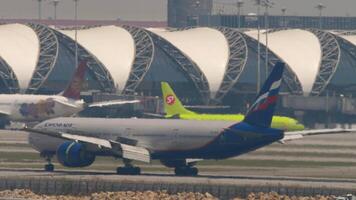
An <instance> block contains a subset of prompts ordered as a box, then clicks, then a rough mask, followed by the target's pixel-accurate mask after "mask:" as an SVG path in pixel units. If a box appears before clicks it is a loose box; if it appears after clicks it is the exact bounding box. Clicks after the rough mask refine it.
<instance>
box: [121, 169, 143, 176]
mask: <svg viewBox="0 0 356 200" xmlns="http://www.w3.org/2000/svg"><path fill="white" fill-rule="evenodd" d="M116 173H117V174H119V175H140V174H141V168H139V167H118V168H117V169H116Z"/></svg>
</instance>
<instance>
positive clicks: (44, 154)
mask: <svg viewBox="0 0 356 200" xmlns="http://www.w3.org/2000/svg"><path fill="white" fill-rule="evenodd" d="M53 156H54V153H49V152H41V157H43V158H45V160H46V161H47V164H46V165H45V166H44V170H45V171H46V172H53V171H54V165H53V164H52V158H53Z"/></svg>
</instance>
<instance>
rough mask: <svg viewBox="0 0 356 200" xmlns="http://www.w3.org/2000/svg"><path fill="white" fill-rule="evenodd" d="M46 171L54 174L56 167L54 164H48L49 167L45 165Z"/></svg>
mask: <svg viewBox="0 0 356 200" xmlns="http://www.w3.org/2000/svg"><path fill="white" fill-rule="evenodd" d="M44 170H45V171H46V172H53V171H54V165H53V164H47V165H45V167H44Z"/></svg>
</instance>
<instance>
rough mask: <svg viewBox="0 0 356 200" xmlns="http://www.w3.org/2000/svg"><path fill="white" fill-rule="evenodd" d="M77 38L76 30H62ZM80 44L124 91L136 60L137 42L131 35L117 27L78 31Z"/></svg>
mask: <svg viewBox="0 0 356 200" xmlns="http://www.w3.org/2000/svg"><path fill="white" fill-rule="evenodd" d="M61 32H62V33H63V34H65V35H67V36H69V37H71V38H73V39H74V38H75V31H74V30H61ZM78 42H79V43H80V44H81V45H82V46H83V47H84V48H85V49H86V50H88V51H89V52H91V53H92V54H93V55H94V56H95V57H96V58H98V59H99V60H100V62H102V63H103V64H104V66H105V67H106V68H107V69H108V71H109V72H110V74H111V76H112V77H113V79H114V81H115V84H116V86H117V88H118V89H119V90H123V89H124V87H125V84H126V82H127V80H128V78H129V74H130V71H131V66H132V65H133V62H134V59H135V42H134V40H133V38H132V36H131V34H130V33H129V32H128V31H126V30H125V29H123V28H121V27H117V26H102V27H95V28H90V29H83V30H78Z"/></svg>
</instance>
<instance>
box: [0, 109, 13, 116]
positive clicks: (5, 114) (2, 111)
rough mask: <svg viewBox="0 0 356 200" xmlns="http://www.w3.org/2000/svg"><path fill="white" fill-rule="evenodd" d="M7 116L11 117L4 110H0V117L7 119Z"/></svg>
mask: <svg viewBox="0 0 356 200" xmlns="http://www.w3.org/2000/svg"><path fill="white" fill-rule="evenodd" d="M9 115H11V113H10V112H7V111H5V110H0V117H7V116H9Z"/></svg>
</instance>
